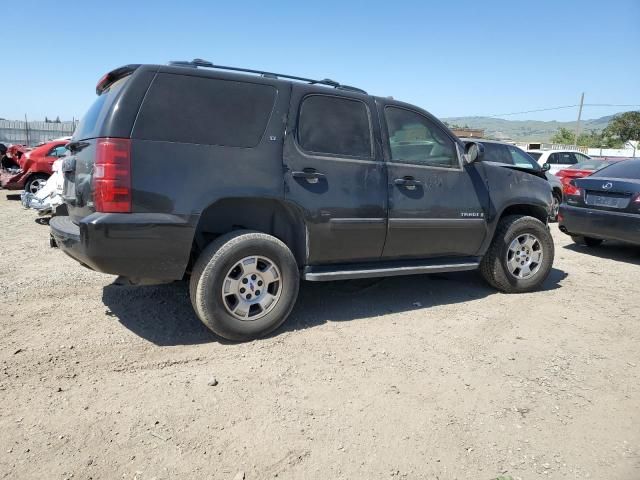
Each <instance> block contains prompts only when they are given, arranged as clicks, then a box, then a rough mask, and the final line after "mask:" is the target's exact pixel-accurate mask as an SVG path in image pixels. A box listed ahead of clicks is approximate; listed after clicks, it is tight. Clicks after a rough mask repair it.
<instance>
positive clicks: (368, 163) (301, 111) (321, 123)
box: [283, 84, 387, 265]
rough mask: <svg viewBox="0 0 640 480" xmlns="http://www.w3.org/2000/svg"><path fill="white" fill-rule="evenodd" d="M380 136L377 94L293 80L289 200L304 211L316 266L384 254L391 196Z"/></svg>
mask: <svg viewBox="0 0 640 480" xmlns="http://www.w3.org/2000/svg"><path fill="white" fill-rule="evenodd" d="M378 135H379V126H378V122H377V120H375V104H374V103H373V101H372V100H371V98H370V97H368V96H366V95H361V94H358V93H351V92H344V91H342V92H340V94H339V95H336V94H335V93H334V91H332V90H329V89H324V88H322V89H321V88H318V87H310V86H306V85H297V84H296V85H293V89H292V94H291V108H290V111H289V116H288V126H287V133H286V136H285V144H284V154H283V161H284V169H285V179H284V181H285V198H286V200H287V201H288V202H290V203H291V204H292V205H293V206H294V207H295V208H297V209H298V210H299V211H301V212H302V214H303V216H304V219H305V223H306V227H307V237H308V242H307V245H308V263H309V264H310V265H313V264H323V263H341V262H344V263H348V262H355V261H368V260H377V259H379V258H380V255H381V254H382V248H383V246H384V240H385V234H386V215H387V195H386V190H385V186H386V176H385V170H384V166H383V163H382V161H381V160H382V159H381V153H380V148H379V145H378V144H377V142H375V139H376V138H378Z"/></svg>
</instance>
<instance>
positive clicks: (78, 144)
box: [65, 140, 90, 153]
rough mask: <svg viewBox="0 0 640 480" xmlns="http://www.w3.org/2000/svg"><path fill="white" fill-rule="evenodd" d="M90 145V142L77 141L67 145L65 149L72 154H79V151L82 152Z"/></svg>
mask: <svg viewBox="0 0 640 480" xmlns="http://www.w3.org/2000/svg"><path fill="white" fill-rule="evenodd" d="M89 145H90V143H89V142H83V141H81V140H76V141H75V142H69V143H67V145H66V146H65V148H66V149H67V150H69V151H70V152H71V153H73V152H77V151H79V150H82V149H83V148H84V147H88V146H89Z"/></svg>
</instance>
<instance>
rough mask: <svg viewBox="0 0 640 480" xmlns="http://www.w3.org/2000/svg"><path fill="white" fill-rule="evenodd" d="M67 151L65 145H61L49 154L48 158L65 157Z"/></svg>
mask: <svg viewBox="0 0 640 480" xmlns="http://www.w3.org/2000/svg"><path fill="white" fill-rule="evenodd" d="M66 151H67V149H66V148H64V145H60V146H58V147H55V148H52V149H51V151H50V152H49V153H48V154H47V156H48V157H63V156H64V155H65V153H66Z"/></svg>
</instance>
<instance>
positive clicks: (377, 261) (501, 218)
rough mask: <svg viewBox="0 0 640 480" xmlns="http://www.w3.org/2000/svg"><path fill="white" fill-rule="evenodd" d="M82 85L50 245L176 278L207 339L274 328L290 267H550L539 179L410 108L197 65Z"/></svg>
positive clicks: (349, 272)
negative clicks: (185, 284) (89, 87)
mask: <svg viewBox="0 0 640 480" xmlns="http://www.w3.org/2000/svg"><path fill="white" fill-rule="evenodd" d="M96 91H97V94H98V98H97V100H96V101H95V103H94V104H93V105H92V106H91V108H90V109H89V111H88V112H87V114H86V115H85V117H84V119H83V120H82V122H81V123H80V125H79V126H78V128H77V129H76V132H75V134H74V136H73V138H72V141H71V143H70V144H69V145H68V147H67V148H68V149H69V150H70V154H69V156H68V157H66V158H65V160H64V162H63V172H64V175H65V186H64V194H63V196H64V199H65V202H66V204H67V208H68V213H69V215H68V216H57V217H54V218H53V219H52V220H51V233H52V236H53V238H52V243H53V244H54V245H55V244H57V245H58V246H59V247H60V248H62V249H63V250H64V251H65V252H66V253H68V254H69V255H70V256H72V257H73V258H75V259H76V260H78V261H79V262H80V263H82V264H83V265H85V266H87V267H89V268H92V269H94V270H97V271H100V272H104V273H110V274H117V275H120V276H121V277H125V278H126V280H127V281H129V282H131V283H134V284H149V283H158V282H168V281H173V280H179V279H182V278H185V276H188V277H190V292H191V301H192V303H193V307H194V309H195V311H196V312H197V314H198V316H199V317H200V319H201V320H202V321H203V322H204V323H205V324H206V325H207V326H208V327H209V328H210V329H211V330H213V331H214V332H215V333H217V334H218V335H220V336H222V337H225V338H228V339H233V340H246V339H250V338H256V337H259V336H263V335H265V334H267V333H269V332H271V331H273V330H274V329H276V328H277V327H278V326H279V325H281V324H282V322H283V321H284V320H285V319H286V317H287V315H288V314H289V312H290V311H291V309H292V308H293V305H294V303H295V300H296V296H297V293H298V285H299V279H300V277H302V278H303V279H305V280H310V281H325V280H344V279H354V278H363V277H376V276H390V275H405V274H416V273H434V272H450V271H461V270H472V269H476V268H479V269H480V271H481V272H482V275H483V276H484V277H485V278H486V280H487V281H488V282H489V283H490V284H491V285H493V286H494V287H496V288H498V289H500V290H502V291H505V292H527V291H530V290H533V289H535V288H537V287H538V286H539V285H540V284H541V283H542V282H543V281H544V279H545V278H546V277H547V275H548V273H549V271H550V269H551V266H552V263H553V256H554V246H553V241H552V238H551V235H550V233H549V230H548V228H547V225H546V223H547V218H548V216H549V212H550V208H551V204H552V196H551V189H550V187H549V184H548V183H547V182H546V181H545V180H544V179H543V178H540V175H536V174H535V172H531V171H527V170H526V169H525V170H522V169H520V168H519V167H518V166H515V165H500V164H495V163H491V162H486V163H483V162H482V161H481V160H482V157H483V146H482V144H480V143H469V144H467V145H466V146H465V144H463V143H462V142H461V141H460V140H459V139H458V138H457V137H456V136H455V135H454V134H453V133H452V132H451V131H450V130H449V129H448V128H447V127H446V126H445V125H444V124H442V123H441V122H440V121H438V120H437V119H436V118H435V117H433V116H432V115H430V114H429V113H427V112H426V111H424V110H422V109H420V108H418V107H415V106H413V105H409V104H406V103H402V102H399V101H396V100H393V99H390V98H382V97H374V96H371V95H368V94H367V93H366V92H364V91H362V90H360V89H357V88H354V87H348V86H345V85H341V84H339V83H337V82H334V81H331V80H319V81H318V80H310V79H304V78H300V77H291V76H287V75H279V74H273V73H268V72H258V71H253V70H245V69H237V68H231V67H221V66H216V65H213V64H211V63H210V62H206V61H203V60H194V61H192V62H172V63H171V64H169V65H167V66H161V65H127V66H125V67H121V68H118V69H116V70H114V71H112V72H110V73H108V74H107V75H105V76H104V77H103V78H102V79H101V80H100V82H99V83H98V86H97V89H96Z"/></svg>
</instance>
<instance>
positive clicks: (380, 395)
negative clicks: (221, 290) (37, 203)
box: [0, 191, 640, 480]
mask: <svg viewBox="0 0 640 480" xmlns="http://www.w3.org/2000/svg"><path fill="white" fill-rule="evenodd" d="M15 198H16V197H15V195H14V194H12V193H9V194H8V193H7V192H6V191H0V245H2V247H0V329H1V332H2V340H1V349H0V432H1V433H0V478H12V479H13V478H20V479H24V478H52V479H57V478H60V479H62V478H73V479H90V478H93V479H98V478H124V479H133V478H137V479H151V478H156V479H166V478H198V479H201V478H215V479H230V480H232V479H235V480H238V479H242V478H245V479H266V478H274V477H277V478H278V479H289V478H292V479H373V478H401V479H404V478H407V479H413V478H425V479H426V478H429V479H431V478H439V479H467V478H468V479H487V480H489V479H493V478H496V477H499V476H504V477H506V478H513V479H518V478H521V479H532V478H576V479H585V478H594V479H605V478H606V479H607V480H612V479H632V478H640V395H639V392H640V350H639V349H638V342H639V340H640V334H639V330H638V326H639V324H640V308H639V307H640V250H638V249H635V248H632V247H627V246H623V245H617V244H605V246H603V247H601V248H597V249H588V248H586V247H578V246H575V245H573V244H572V243H571V242H570V240H569V238H568V237H566V236H565V235H562V234H561V233H560V232H559V231H558V230H557V227H556V226H555V225H553V226H552V231H553V235H554V238H555V241H556V262H555V267H554V270H553V271H552V274H551V276H550V277H549V279H548V280H547V282H546V283H545V285H544V289H543V291H539V292H536V293H531V294H525V295H504V294H500V293H496V292H495V291H493V290H492V289H491V288H489V287H487V286H485V284H484V283H483V281H482V280H481V278H480V277H479V275H478V274H477V273H476V272H469V273H458V274H449V275H433V276H416V277H404V278H400V277H397V278H391V279H383V280H375V281H373V280H367V281H354V282H336V283H326V284H303V286H302V288H301V292H300V297H299V300H298V304H297V306H296V308H295V310H294V312H293V314H292V316H291V317H290V318H289V320H288V321H287V323H286V324H285V325H284V326H283V327H282V328H281V329H280V330H279V331H277V332H276V333H275V334H274V335H272V336H271V337H269V338H267V339H264V340H260V341H255V342H251V343H245V344H230V343H227V342H220V341H218V340H217V339H216V338H215V337H214V336H213V335H212V334H210V333H209V332H208V330H206V329H205V328H204V327H203V326H202V325H201V324H200V323H199V321H198V320H197V318H196V317H195V315H194V313H193V311H192V309H191V306H190V303H189V299H188V295H187V288H186V285H184V284H182V283H176V284H173V285H164V286H159V287H122V286H115V285H113V284H112V283H113V280H114V277H113V276H109V275H102V274H98V273H94V272H92V271H89V270H86V269H84V268H82V267H81V266H80V265H79V264H77V263H76V262H75V261H73V260H71V259H70V258H68V257H66V256H65V255H64V254H63V253H62V252H60V251H59V250H56V249H51V248H49V246H48V235H49V234H48V227H47V226H46V225H43V224H42V222H38V221H37V220H38V219H37V217H36V215H35V213H34V212H31V211H24V210H23V209H22V207H21V206H20V204H19V202H18V201H16V200H15Z"/></svg>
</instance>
